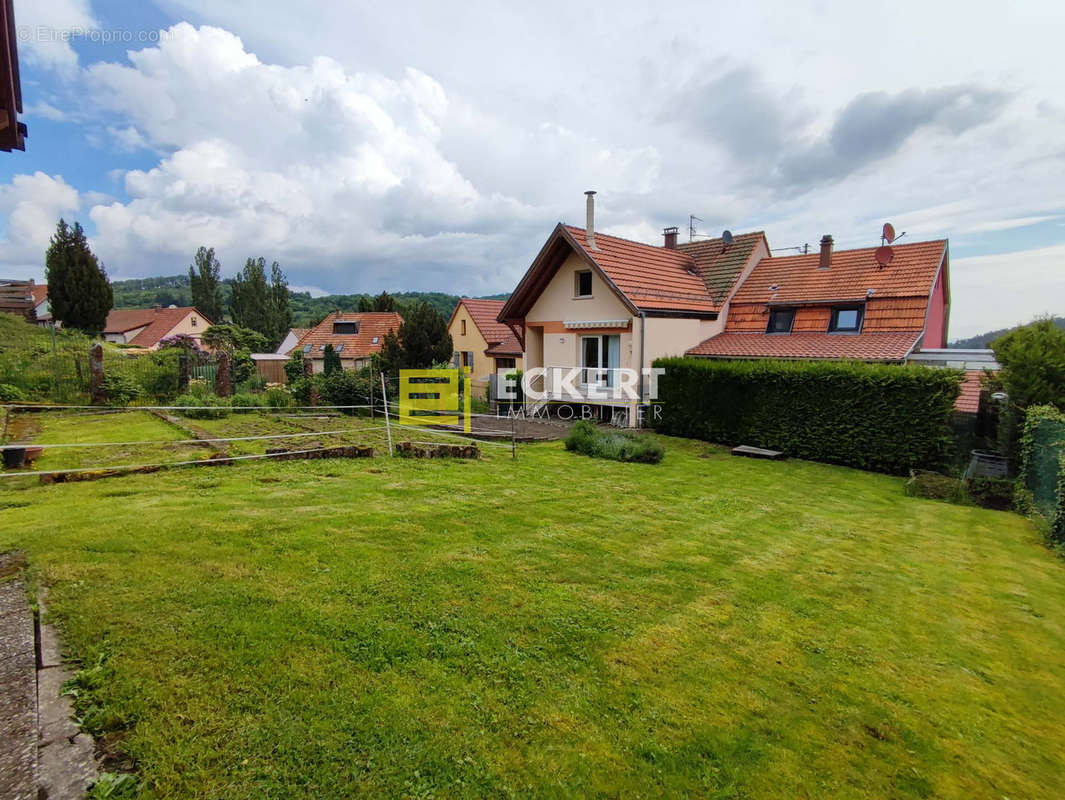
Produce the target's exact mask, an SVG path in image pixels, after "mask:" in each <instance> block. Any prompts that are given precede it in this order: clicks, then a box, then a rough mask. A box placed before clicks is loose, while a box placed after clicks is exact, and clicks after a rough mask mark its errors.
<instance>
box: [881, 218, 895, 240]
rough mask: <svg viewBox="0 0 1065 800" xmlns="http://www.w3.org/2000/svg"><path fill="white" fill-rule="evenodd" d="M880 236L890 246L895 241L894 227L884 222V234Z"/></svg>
mask: <svg viewBox="0 0 1065 800" xmlns="http://www.w3.org/2000/svg"><path fill="white" fill-rule="evenodd" d="M880 235H881V236H882V237H883V238H884V241H885V242H887V243H888V244H891V243H892V242H893V241H895V226H894V225H892V224H891V223H890V222H885V223H884V232H883V233H882V234H880Z"/></svg>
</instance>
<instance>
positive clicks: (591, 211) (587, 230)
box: [584, 191, 599, 250]
mask: <svg viewBox="0 0 1065 800" xmlns="http://www.w3.org/2000/svg"><path fill="white" fill-rule="evenodd" d="M584 194H585V196H586V197H587V198H588V200H587V203H586V205H587V206H588V219H587V222H585V224H584V235H585V238H586V239H587V240H588V246H589V247H590V248H592V249H593V250H598V249H599V248H598V247H596V246H595V192H594V191H587V192H585V193H584Z"/></svg>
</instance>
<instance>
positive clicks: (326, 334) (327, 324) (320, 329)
mask: <svg viewBox="0 0 1065 800" xmlns="http://www.w3.org/2000/svg"><path fill="white" fill-rule="evenodd" d="M402 323H403V317H401V316H400V315H399V314H397V313H396V312H395V311H367V312H358V313H346V312H340V311H334V312H333V313H332V314H330V315H329V316H327V317H326V318H325V319H324V320H322V321H321V322H320V323H319V324H318V325H316V326H314V327H313V328H311V329H310V330H309V331H307V332H306V333H305V334H304V335H303V336H302V337H300V340H299V341H298V342H297V343H296V345H295V347H293V348H291V349H290V350H289V351H288V354H289V355H291V354H292V353H295V352H302V353H303V357H304V358H305V359H310V361H311V364H312V366H313V369H314V371H315V372H321V371H322V370H323V369H324V368H325V364H324V361H323V359H324V358H325V348H326V345H330V344H331V345H333V349H334V350H336V352H337V354H338V355H339V356H340V365H341V367H343V368H344V369H361V368H363V367H366V366H369V364H370V357H371V356H372V355H373V354H374V353H379V352H381V346H382V345H383V344H384V341H385V335H386V334H387V333H388V332H389V331H396V332H397V333H398V332H399V326H400V325H401V324H402Z"/></svg>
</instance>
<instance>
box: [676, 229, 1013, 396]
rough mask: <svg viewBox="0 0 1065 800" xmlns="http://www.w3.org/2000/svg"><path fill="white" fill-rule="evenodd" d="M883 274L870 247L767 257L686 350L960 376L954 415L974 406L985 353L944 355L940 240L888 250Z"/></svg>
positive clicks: (829, 246) (946, 300)
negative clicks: (716, 323)
mask: <svg viewBox="0 0 1065 800" xmlns="http://www.w3.org/2000/svg"><path fill="white" fill-rule="evenodd" d="M893 250H894V258H893V259H892V260H891V262H890V263H889V264H888V265H887V266H880V265H879V264H878V263H877V260H876V257H875V253H876V248H874V247H867V248H862V249H859V250H839V251H833V243H832V237H831V236H826V237H824V238H823V239H822V240H821V250H820V252H818V253H810V254H807V255H798V256H786V257H780V258H767V259H765V260H763V261H762V262H760V263H759V264H758V265H757V266H756V267H755V268H754V270H753V271H752V272H751V275H750V276H749V277H748V278H747V279H746V280H745V281H744V283H743V285H742V286H740V288H739V289H737V291H736V293H735V295H734V296H733V298H732V307H731V311H730V314H729V317H728V321H727V323H726V325H725V330H724V331H723V332H722V333H720V334H718V335H716V336H713V337H711V338H709V339H707V340H706V341H704V342H701V343H700V344H699V345H698V346H696V347H693V348H691V349H690V350H689V351H688V354H689V355H693V356H700V357H704V358H726V359H737V358H744V359H750V358H781V359H818V360H824V359H854V360H859V361H873V362H885V363H918V364H925V365H927V366H951V367H958V368H960V369H964V370H966V377H965V380H964V381H963V384H962V393H961V396H960V397H959V398H958V401H957V403H956V404H955V407H956V408H957V409H958V410H959V411H964V412H967V413H975V412H976V411H977V410H978V408H979V399H980V375H981V374H982V372H983V370H984V369H985V368H987V369H992V370H997V369H998V365H997V364H995V363H994V356H993V355H992V354H991V351H989V350H976V351H961V350H947V349H945V348H946V344H947V326H948V323H949V320H950V255H949V246H948V242H947V241H946V240H945V239H939V240H935V241H929V242H912V243H910V244H896V245H894V247H893Z"/></svg>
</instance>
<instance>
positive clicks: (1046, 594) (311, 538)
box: [0, 439, 1065, 798]
mask: <svg viewBox="0 0 1065 800" xmlns="http://www.w3.org/2000/svg"><path fill="white" fill-rule="evenodd" d="M661 441H663V442H664V443H665V445H666V457H665V459H664V460H663V462H662V463H661V464H658V465H654V466H649V465H642V464H622V463H617V462H611V461H602V460H590V459H588V458H585V457H583V456H579V455H575V454H571V453H567V452H565V451H564V449H563V445H562V444H561V443H560V442H554V443H548V444H538V445H528V446H523V447H522V448H521V450H520V453H519V458H518V460H517V461H516V462H513V461H511V460H510V458H509V454H505V453H503V451H502V450H499V451H494V450H489V451H488V455H487V457H486V458H484V459H482V460H480V461H476V462H465V461H436V460H434V461H418V460H411V459H395V460H389V459H387V458H378V459H374V460H354V461H317V462H314V461H311V462H284V463H266V462H255V463H250V464H245V465H238V466H232V467H224V468H216V469H209V470H208V469H195V470H182V471H173V472H165V473H158V474H153V475H137V476H130V477H126V478H120V479H112V480H108V481H101V482H97V483H91V484H88V483H86V484H68V485H57V486H34V487H32V488H26V489H7V485H6V484H4V483H0V506H2V507H3V512H2V516H0V550H4V549H8V548H20V549H22V550H24V551H25V552H26V553H27V554H28V556H29V560H30V563H31V566H32V569H33V570H34V573H35V578H36V579H37V580H40V581H42V582H43V583H45V584H47V585H49V586H51V597H50V603H49V607H50V609H51V612H52V614H53V615H54V617H55V618H56V620H57V622H58V623H59V625H60V626H61V628H62V631H63V633H64V637H65V642H66V646H67V647H68V648H69V651H70V653H71V654H72V655H74V656H75V657H77V658H78V659H80V660H81V661H82V662H83V663H85V664H87V665H90V666H94V667H95V666H96V665H97V664H100V663H102V664H103V665H104V667H103V668H104V670H105V673H106V676H107V679H106V680H104V681H101V682H99V687H98V689H96V692H97V695H96V696H95V697H94V698H93V699H94V701H95V702H97V703H98V704H99V705H100V706H101V709H102V710H101V709H96V712H98V713H97V715H96V716H95V717H94V718H95V719H102V720H108V721H109V722H108V725H107V727H110V728H117V729H121V730H122V739H121V743H120V745H119V746H120V747H121V749H122V750H123V752H124V753H125V754H126V755H127V757H128V758H129V759H130V760H131V761H132V763H133V764H134V765H135V766H136V768H137V770H138V772H139V775H140V779H141V786H142V794H143V796H146V797H170V798H190V797H204V798H206V797H211V798H290V797H323V798H324V797H329V798H334V797H347V796H356V795H370V796H381V797H394V796H413V797H422V796H432V795H438V796H452V797H485V796H489V797H492V796H500V797H504V796H521V797H525V796H546V797H560V796H588V795H598V796H610V797H621V796H624V797H638V796H644V797H647V796H662V795H694V796H702V797H715V798H746V797H764V798H778V797H866V798H884V797H898V798H912V797H947V798H978V797H987V798H1002V797H1010V798H1020V797H1047V798H1052V797H1061V796H1063V795H1065V758H1063V755H1062V754H1063V751H1065V727H1063V726H1062V724H1061V720H1062V719H1065V626H1063V623H1062V619H1063V613H1065V564H1063V563H1062V562H1061V561H1060V560H1059V559H1058V558H1057V557H1056V556H1055V555H1054V554H1053V553H1051V552H1049V551H1048V550H1046V549H1045V548H1044V547H1043V546H1042V544H1041V542H1040V540H1039V537H1038V534H1037V533H1036V531H1035V530H1034V528H1033V527H1032V526H1031V525H1030V524H1029V523H1028V522H1027V521H1025V520H1023V519H1022V518H1020V517H1017V516H1015V515H1011V514H1007V513H1002V512H994V511H986V510H982V509H977V508H971V507H961V506H953V505H949V504H946V503H940V502H935V501H928V500H919V499H914V498H909V497H906V496H904V494H903V492H902V481H901V480H899V479H895V478H890V477H886V476H882V475H874V474H868V473H862V472H857V471H854V470H848V469H842V468H837V467H830V466H825V465H819V464H813V463H806V462H798V461H789V462H781V463H777V462H760V461H752V460H747V459H737V458H731V457H729V456H728V455H727V454H726V453H725V452H724V451H721V450H718V449H714V448H709V447H707V446H705V445H699V444H695V443H689V442H685V441H682V440H676V439H662V440H661ZM101 656H103V658H104V660H103V661H102V662H101V661H100V658H101ZM93 674H94V675H99V674H100V673H98V672H96V673H93Z"/></svg>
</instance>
